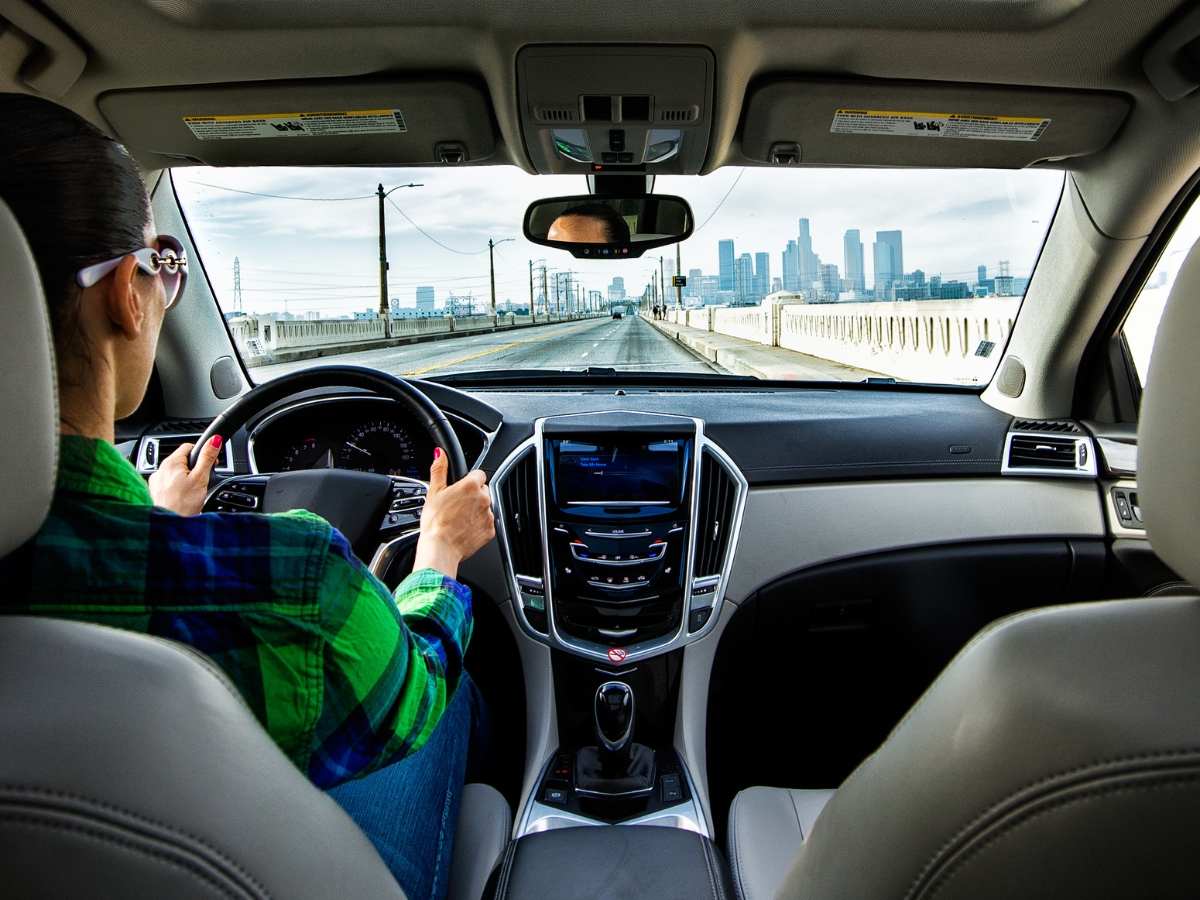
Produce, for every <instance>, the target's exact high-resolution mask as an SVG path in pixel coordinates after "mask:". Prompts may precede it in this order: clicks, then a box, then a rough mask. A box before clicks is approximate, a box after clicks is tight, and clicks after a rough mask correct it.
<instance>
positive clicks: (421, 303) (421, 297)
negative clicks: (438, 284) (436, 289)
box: [417, 284, 434, 316]
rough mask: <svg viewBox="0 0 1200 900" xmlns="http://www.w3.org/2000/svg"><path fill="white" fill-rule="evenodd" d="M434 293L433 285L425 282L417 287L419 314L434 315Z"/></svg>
mask: <svg viewBox="0 0 1200 900" xmlns="http://www.w3.org/2000/svg"><path fill="white" fill-rule="evenodd" d="M433 302H434V293H433V285H429V284H425V285H421V286H420V287H419V288H417V314H418V315H423V316H431V315H433Z"/></svg>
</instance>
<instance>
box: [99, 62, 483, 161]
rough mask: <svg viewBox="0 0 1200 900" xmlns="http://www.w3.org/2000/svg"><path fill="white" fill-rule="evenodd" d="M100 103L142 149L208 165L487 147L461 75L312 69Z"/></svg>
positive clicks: (426, 154) (474, 94)
mask: <svg viewBox="0 0 1200 900" xmlns="http://www.w3.org/2000/svg"><path fill="white" fill-rule="evenodd" d="M99 105H100V111H101V112H103V113H104V115H105V117H106V118H107V119H108V121H109V122H111V123H112V126H113V128H114V129H116V132H117V135H118V136H119V137H120V139H121V141H122V142H123V143H125V144H127V145H128V146H130V147H132V148H134V149H136V150H141V151H146V152H150V153H157V154H160V155H163V156H168V157H173V158H177V159H185V160H190V161H194V162H202V163H206V164H208V165H212V166H229V165H261V166H320V165H359V166H361V165H433V164H436V163H472V162H485V161H487V160H490V159H492V157H493V156H495V154H496V143H495V130H494V124H493V123H494V116H493V115H492V107H491V103H490V101H489V99H488V97H487V94H486V93H485V90H484V89H483V88H482V87H481V86H480V85H479V84H476V83H474V82H472V81H469V80H465V79H464V80H460V79H452V78H441V79H369V80H364V79H340V78H339V79H334V78H327V79H320V80H313V81H291V82H288V81H272V82H270V83H266V84H213V85H199V86H192V87H170V88H154V89H148V90H133V91H112V92H110V93H107V94H104V95H102V96H101V97H100V100H99Z"/></svg>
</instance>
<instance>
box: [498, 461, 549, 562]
mask: <svg viewBox="0 0 1200 900" xmlns="http://www.w3.org/2000/svg"><path fill="white" fill-rule="evenodd" d="M500 502H501V503H502V504H503V505H504V533H505V535H506V536H507V537H508V546H509V552H510V553H511V554H512V564H513V573H514V574H516V575H526V576H529V577H530V578H541V577H542V525H541V516H540V515H539V514H538V494H537V456H536V455H535V454H534V453H533V452H532V451H530V452H529V453H526V454H525V456H523V457H522V458H521V459H520V460H518V461H517V463H516V465H514V466H513V467H512V469H510V470H509V472H508V474H507V475H506V476H505V478H504V483H503V484H502V485H501V486H500Z"/></svg>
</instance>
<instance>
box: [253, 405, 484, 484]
mask: <svg viewBox="0 0 1200 900" xmlns="http://www.w3.org/2000/svg"><path fill="white" fill-rule="evenodd" d="M347 400H367V401H375V402H378V403H395V404H396V405H397V406H401V404H400V402H399V401H398V400H393V399H391V398H390V397H380V396H379V395H378V394H331V395H329V396H326V397H310V398H308V399H306V400H297V401H295V402H294V403H288V404H286V405H284V406H281V407H279V409H275V410H272V411H271V413H270V414H269V415H268V416H267V417H266V418H265V419H263V420H262V421H261V422H259V423H258V424H257V425H255V426H254V430H253V431H251V432H250V434H249V435H248V436H247V439H246V456H247V457H248V458H249V460H250V472H251V474H253V475H260V474H263V473H261V472H259V470H258V460H257V459H255V456H254V443H255V439H256V438H257V437H258V434H259V432H261V431H262V430H263V429H264V428H266V427H267V425H268V424H270V423H271V422H272V421H274V420H275V419H277V418H279V417H280V416H283V415H287V414H288V413H290V412H294V411H295V410H297V409H301V408H303V407H305V406H316V405H318V404H322V403H344V402H345V401H347ZM401 408H403V407H402V406H401ZM438 409H441V407H440V406H439V407H438ZM405 412H406V413H407V410H405ZM442 413H443V414H444V415H445V416H446V418H447V419H454V420H456V421H457V422H460V423H461V424H463V425H465V426H467V427H468V428H471V429H473V430H475V431H477V432H479V433H480V434H481V435H483V449H482V450H481V451H480V452H479V458H478V459H476V460H475V461H474V462H472V463H470V464H469V465H468V466H467V469H468V470H471V469H475V468H478V466H479V464H480V463H481V462H482V461H483V458H484V457H485V456H487V452H488V450H489V449H490V448H491V446H492V441H493V440H495V438H496V433H497V432H498V431H499V430H500V429H498V428H497V429H496V431H484V430H483V429H482V428H480V427H479V426H478V425H476V424H475V423H474V422H469V421H467V420H466V419H464V418H463V417H462V416H460V415H458V414H457V413H454V412H447V411H446V410H444V409H443V410H442Z"/></svg>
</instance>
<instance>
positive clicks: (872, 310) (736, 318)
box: [667, 297, 1021, 384]
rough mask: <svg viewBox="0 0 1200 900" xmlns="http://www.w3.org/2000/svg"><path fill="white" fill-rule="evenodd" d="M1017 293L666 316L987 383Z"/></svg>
mask: <svg viewBox="0 0 1200 900" xmlns="http://www.w3.org/2000/svg"><path fill="white" fill-rule="evenodd" d="M1020 304H1021V298H1019V297H981V298H975V299H965V300H910V301H903V302H897V303H827V304H805V303H779V304H764V305H762V306H751V307H730V308H724V307H708V308H703V309H692V310H668V312H667V320H668V321H671V322H674V323H676V324H679V325H688V326H689V327H691V328H699V329H702V330H705V331H711V332H714V333H716V334H726V335H729V336H731V337H737V338H742V339H743V340H748V341H754V342H755V343H759V344H763V345H765V346H768V347H782V348H784V349H787V350H795V351H796V352H798V353H804V354H806V355H808V356H815V357H818V358H820V359H827V360H832V361H833V362H838V363H842V364H844V365H849V366H854V367H856V368H860V369H867V370H870V371H873V372H879V373H881V374H883V375H889V376H891V377H893V378H896V379H897V380H900V381H929V382H940V383H957V384H986V383H987V382H988V381H989V380H990V379H991V377H992V375H993V373H994V372H995V369H996V366H997V364H998V363H999V361H1000V355H1001V353H1002V352H1003V350H1004V345H1005V343H1006V342H1007V341H1008V337H1009V334H1010V333H1011V332H1012V327H1013V322H1014V321H1015V320H1016V316H1017V310H1018V309H1019V308H1020Z"/></svg>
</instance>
